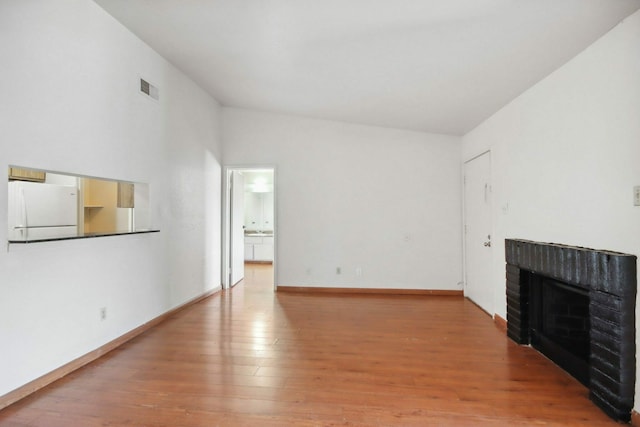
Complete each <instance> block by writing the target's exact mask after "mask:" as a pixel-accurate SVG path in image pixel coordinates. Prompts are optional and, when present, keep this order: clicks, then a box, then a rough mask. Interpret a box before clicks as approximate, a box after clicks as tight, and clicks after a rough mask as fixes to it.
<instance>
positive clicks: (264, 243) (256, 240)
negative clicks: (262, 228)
mask: <svg viewBox="0 0 640 427" xmlns="http://www.w3.org/2000/svg"><path fill="white" fill-rule="evenodd" d="M244 259H245V261H261V262H269V261H273V236H245V238H244Z"/></svg>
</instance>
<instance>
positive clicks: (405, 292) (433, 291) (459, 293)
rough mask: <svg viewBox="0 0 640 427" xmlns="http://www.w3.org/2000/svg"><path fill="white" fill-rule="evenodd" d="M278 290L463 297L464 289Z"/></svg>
mask: <svg viewBox="0 0 640 427" xmlns="http://www.w3.org/2000/svg"><path fill="white" fill-rule="evenodd" d="M276 291H277V292H283V293H305V294H368V295H432V296H455V297H462V296H463V292H462V291H454V290H444V289H389V288H381V289H378V288H322V287H315V286H313V287H312V286H281V285H278V287H277V288H276Z"/></svg>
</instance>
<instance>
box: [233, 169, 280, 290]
mask: <svg viewBox="0 0 640 427" xmlns="http://www.w3.org/2000/svg"><path fill="white" fill-rule="evenodd" d="M256 170H271V171H272V172H273V290H274V291H275V290H276V289H277V285H276V284H277V283H278V263H277V259H278V236H277V234H278V192H277V188H278V173H277V168H276V166H275V165H263V164H258V165H226V166H223V168H222V175H223V178H222V233H221V234H222V239H221V240H222V250H221V253H222V268H221V274H222V277H221V283H222V289H229V288H230V287H231V285H232V283H230V280H229V273H230V265H231V262H232V261H233V260H232V259H231V256H232V254H231V252H230V248H231V240H230V239H231V194H230V188H231V173H232V172H233V171H238V172H243V171H256Z"/></svg>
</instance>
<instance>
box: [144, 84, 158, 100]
mask: <svg viewBox="0 0 640 427" xmlns="http://www.w3.org/2000/svg"><path fill="white" fill-rule="evenodd" d="M140 92H142V93H144V94H146V95H148V96H150V97H151V98H153V99H155V100H156V101H157V100H159V99H160V93H159V91H158V88H157V87H156V86H154V85H152V84H151V83H149V82H148V81H146V80H144V79H140Z"/></svg>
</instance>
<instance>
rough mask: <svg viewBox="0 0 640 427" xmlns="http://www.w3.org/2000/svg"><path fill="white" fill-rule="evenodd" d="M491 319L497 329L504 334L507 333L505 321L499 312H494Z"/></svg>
mask: <svg viewBox="0 0 640 427" xmlns="http://www.w3.org/2000/svg"><path fill="white" fill-rule="evenodd" d="M493 321H494V322H495V324H496V326H497V327H498V329H500V330H501V331H502V332H504V333H505V334H506V333H507V321H506V320H505V319H504V318H502V317H501V316H500V315H499V314H495V315H494V316H493Z"/></svg>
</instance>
